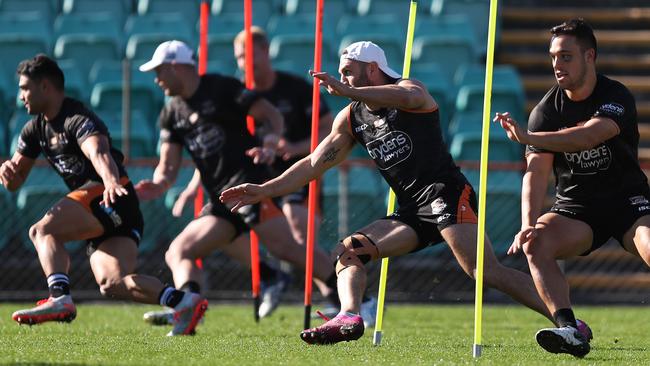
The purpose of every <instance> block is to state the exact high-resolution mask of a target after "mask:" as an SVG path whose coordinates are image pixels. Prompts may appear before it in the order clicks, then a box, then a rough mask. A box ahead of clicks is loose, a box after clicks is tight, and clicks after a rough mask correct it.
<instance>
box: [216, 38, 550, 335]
mask: <svg viewBox="0 0 650 366" xmlns="http://www.w3.org/2000/svg"><path fill="white" fill-rule="evenodd" d="M339 73H340V74H341V80H340V81H339V80H336V79H335V78H333V77H332V76H330V75H328V74H327V73H324V72H318V73H317V72H311V74H312V76H314V77H315V78H317V79H319V80H320V83H321V85H323V86H325V87H326V88H327V91H328V92H329V93H330V94H333V95H338V96H341V97H347V98H350V99H351V100H352V103H351V104H350V105H349V106H347V107H346V108H344V109H343V110H342V111H341V112H340V113H338V115H337V116H336V118H335V120H334V124H333V127H332V131H331V132H330V134H329V135H328V136H327V137H326V138H325V139H324V140H323V141H322V142H321V143H320V144H319V145H318V147H317V148H316V150H315V151H314V152H313V153H311V154H310V155H309V156H307V157H305V158H303V159H301V160H300V161H298V162H297V163H296V164H294V165H293V166H291V167H290V168H289V169H288V170H287V171H285V172H284V173H283V174H281V175H280V176H279V177H277V178H275V179H272V180H270V181H268V182H266V183H264V184H261V185H258V184H242V185H239V186H236V187H233V188H231V189H227V190H225V191H224V192H223V193H222V194H221V200H222V201H223V202H225V203H234V207H233V210H237V209H238V208H239V207H242V206H245V205H250V204H253V203H256V202H259V201H261V200H263V199H265V198H267V197H274V196H281V195H284V194H287V193H289V192H292V191H295V190H296V189H298V188H299V187H302V186H303V185H305V184H307V182H309V181H310V180H312V179H316V178H318V177H319V176H320V175H322V174H323V173H324V172H325V171H326V170H327V169H329V168H331V167H333V166H335V165H337V164H338V163H340V162H341V161H343V160H344V159H345V156H346V155H347V154H348V153H349V152H350V150H351V149H352V147H353V146H354V143H355V142H359V143H361V144H362V145H363V146H365V147H366V150H367V151H368V153H369V155H370V157H371V158H372V159H373V160H374V162H375V164H376V165H377V168H378V169H379V171H380V172H381V174H382V175H383V177H384V179H386V181H387V182H388V184H389V185H390V187H391V188H392V189H393V190H394V191H395V194H396V196H397V201H398V203H399V209H398V210H397V211H396V212H395V213H394V214H392V215H390V216H387V217H384V218H382V219H380V220H377V221H375V222H373V223H371V224H369V225H367V226H366V227H364V228H362V229H360V230H359V231H357V232H355V233H353V234H352V235H350V236H348V237H347V238H345V239H343V240H341V242H339V244H338V245H337V247H336V248H335V249H334V251H333V254H332V257H333V260H334V261H335V263H336V264H335V267H336V272H337V275H338V282H337V285H338V290H339V296H340V299H341V312H340V313H339V314H338V315H337V316H336V317H334V318H333V319H329V320H327V322H326V323H325V324H323V325H321V326H319V327H316V328H312V329H306V330H304V331H303V332H302V333H301V338H302V339H303V340H304V341H305V342H307V343H311V344H328V343H336V342H341V341H351V340H356V339H358V338H359V337H361V336H362V335H363V332H364V325H363V319H362V318H361V316H360V315H359V309H360V304H361V300H362V295H363V292H364V290H365V287H366V272H365V268H364V265H365V264H366V263H368V262H369V261H371V260H377V259H379V258H382V257H391V256H397V255H403V254H407V253H410V252H413V251H417V250H420V249H423V248H425V247H427V246H429V245H432V244H435V243H438V242H441V241H446V242H447V243H448V244H449V246H450V248H451V250H452V251H453V253H454V255H455V257H456V259H457V260H458V262H459V263H460V265H461V266H462V268H463V270H464V271H465V272H466V273H467V274H468V275H470V276H473V275H474V270H475V263H476V249H475V241H476V236H477V225H476V224H477V218H476V197H475V194H474V191H473V189H472V187H471V185H470V184H469V183H468V181H467V179H466V178H465V176H463V174H462V173H461V172H460V169H459V168H458V167H457V166H456V165H455V164H454V162H453V160H452V158H451V155H449V153H448V152H447V148H446V146H445V144H444V142H443V140H442V133H441V130H440V121H439V114H438V105H437V104H436V102H435V100H434V99H433V97H431V95H430V94H429V93H428V92H427V90H426V88H425V86H424V85H422V83H420V82H419V81H416V80H407V79H401V77H400V75H399V74H398V73H396V72H395V71H393V70H392V69H391V68H390V67H388V64H387V62H386V57H385V55H384V51H383V50H382V49H381V48H380V47H379V46H377V45H376V44H374V43H372V42H357V43H353V44H351V45H350V46H348V47H347V48H346V49H345V50H344V51H343V54H342V56H341V60H340V65H339ZM485 281H486V283H487V284H488V285H490V286H492V287H494V288H496V289H499V290H501V291H503V292H505V293H507V294H509V295H510V296H512V297H513V298H514V299H515V300H517V301H519V302H521V303H523V304H525V305H526V306H528V307H529V308H531V309H533V310H535V311H537V312H539V313H540V314H543V315H544V316H546V317H547V318H549V319H550V313H549V312H548V311H547V309H546V306H545V305H544V304H543V302H542V301H541V299H540V298H539V296H538V295H537V294H536V292H535V288H534V285H533V281H532V279H531V278H530V277H529V276H527V275H526V274H524V273H522V272H519V271H516V270H514V269H510V268H506V267H504V266H502V265H501V264H500V263H499V262H498V261H497V259H496V257H495V255H494V253H493V251H492V247H491V244H490V243H489V241H488V240H486V252H485Z"/></svg>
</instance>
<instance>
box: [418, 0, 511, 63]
mask: <svg viewBox="0 0 650 366" xmlns="http://www.w3.org/2000/svg"><path fill="white" fill-rule="evenodd" d="M430 9H431V15H433V16H434V17H437V18H441V19H442V18H449V17H454V16H457V15H462V16H466V17H468V18H469V20H470V24H469V25H470V27H469V28H468V29H470V30H471V31H472V32H473V33H474V35H475V37H476V39H477V41H478V45H479V48H478V50H477V51H478V52H479V54H480V55H482V56H483V55H485V53H486V45H487V34H488V31H487V30H488V21H489V14H490V2H489V1H484V0H432V2H431V8H430ZM498 30H499V17H497V33H498ZM497 39H499V38H498V35H497Z"/></svg>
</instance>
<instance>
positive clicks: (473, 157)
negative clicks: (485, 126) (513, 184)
mask: <svg viewBox="0 0 650 366" xmlns="http://www.w3.org/2000/svg"><path fill="white" fill-rule="evenodd" d="M481 142H482V139H481V132H473V131H468V132H461V133H457V134H455V135H454V136H452V137H451V143H450V145H449V152H450V153H451V156H452V157H453V158H454V160H456V161H479V160H480V158H481ZM489 143H490V148H489V160H490V161H504V162H507V161H512V162H514V161H522V160H523V157H524V154H523V149H522V147H521V145H519V144H517V143H515V142H512V141H510V140H508V139H507V138H506V137H505V134H503V133H501V132H497V133H492V134H490V141H489Z"/></svg>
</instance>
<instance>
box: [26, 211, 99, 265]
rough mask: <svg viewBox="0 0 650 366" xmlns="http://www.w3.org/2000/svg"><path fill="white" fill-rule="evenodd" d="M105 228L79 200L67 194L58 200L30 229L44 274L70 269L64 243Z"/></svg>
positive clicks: (82, 238) (94, 235)
mask: <svg viewBox="0 0 650 366" xmlns="http://www.w3.org/2000/svg"><path fill="white" fill-rule="evenodd" d="M103 232H104V228H103V227H102V226H101V224H100V223H99V221H98V220H97V219H96V218H95V217H94V216H92V214H91V213H90V212H88V211H87V210H86V209H85V208H83V207H82V206H81V205H80V204H78V203H76V202H74V201H72V200H71V199H68V198H63V199H61V200H60V201H59V202H57V203H56V204H55V205H54V206H52V208H51V209H50V210H49V211H48V212H47V213H46V214H45V216H44V217H43V218H42V219H41V220H39V221H38V222H37V223H36V224H34V225H33V226H32V227H31V228H30V229H29V237H30V239H31V240H32V242H33V243H34V247H35V248H36V251H37V253H38V259H39V261H40V262H41V267H43V272H44V273H45V276H49V275H51V274H52V273H56V272H61V273H68V271H69V270H70V257H69V256H68V252H67V251H66V250H65V248H64V246H63V244H65V243H66V242H68V241H72V240H84V239H89V238H93V237H96V236H100V235H101V234H102V233H103Z"/></svg>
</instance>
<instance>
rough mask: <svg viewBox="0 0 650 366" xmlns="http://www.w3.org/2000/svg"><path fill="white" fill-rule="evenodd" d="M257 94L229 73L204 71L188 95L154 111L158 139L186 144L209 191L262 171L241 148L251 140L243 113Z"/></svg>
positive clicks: (260, 176) (255, 179) (259, 178)
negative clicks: (195, 86)
mask: <svg viewBox="0 0 650 366" xmlns="http://www.w3.org/2000/svg"><path fill="white" fill-rule="evenodd" d="M258 98H259V96H258V95H257V94H256V93H255V92H253V91H251V90H248V89H246V88H245V87H244V85H242V83H241V82H239V81H238V80H237V79H235V78H231V77H226V76H221V75H216V74H209V75H204V76H202V77H201V81H200V84H199V87H198V89H197V91H196V92H195V93H194V95H193V96H192V97H191V98H189V99H187V100H185V99H183V98H181V97H178V96H176V97H173V98H172V99H171V101H170V102H169V103H168V104H167V105H166V106H165V107H164V108H163V110H162V112H161V113H160V117H159V123H160V128H161V130H160V141H161V142H171V143H177V144H181V145H183V146H184V147H185V148H186V149H187V151H188V152H189V153H190V155H191V156H192V159H193V160H194V163H195V164H196V167H197V168H198V169H199V171H200V172H201V180H202V182H203V185H204V186H205V187H206V189H207V190H208V192H210V194H211V197H218V195H219V194H220V193H221V191H222V190H223V189H225V188H228V187H232V186H234V185H237V184H240V183H244V182H251V183H262V182H263V181H264V180H265V179H266V178H267V177H268V173H267V170H266V168H264V167H263V166H254V164H253V160H252V159H251V158H250V157H248V156H246V153H245V152H246V150H248V149H250V148H252V147H254V146H256V141H255V139H254V138H253V136H251V135H250V134H249V133H248V131H247V130H246V114H247V113H248V110H249V108H250V106H251V105H252V104H253V103H254V102H255V101H256V100H257V99H258Z"/></svg>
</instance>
